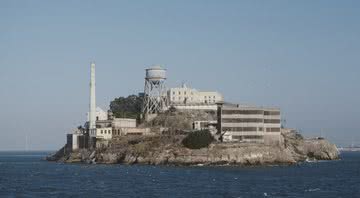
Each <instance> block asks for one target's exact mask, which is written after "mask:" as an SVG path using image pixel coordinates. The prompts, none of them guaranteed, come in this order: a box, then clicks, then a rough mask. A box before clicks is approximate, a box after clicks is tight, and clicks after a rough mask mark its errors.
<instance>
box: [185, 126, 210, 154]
mask: <svg viewBox="0 0 360 198" xmlns="http://www.w3.org/2000/svg"><path fill="white" fill-rule="evenodd" d="M213 141H214V137H213V136H212V135H211V133H210V132H209V131H208V130H202V131H195V132H192V133H189V134H188V135H187V136H186V137H185V138H184V139H183V141H182V144H183V145H184V146H185V147H186V148H189V149H201V148H205V147H208V146H209V145H210V144H211V143H212V142H213Z"/></svg>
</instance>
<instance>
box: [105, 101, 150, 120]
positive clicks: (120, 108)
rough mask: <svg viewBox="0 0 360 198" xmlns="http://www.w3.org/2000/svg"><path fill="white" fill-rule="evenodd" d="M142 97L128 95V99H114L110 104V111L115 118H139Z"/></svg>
mask: <svg viewBox="0 0 360 198" xmlns="http://www.w3.org/2000/svg"><path fill="white" fill-rule="evenodd" d="M142 103H143V97H141V96H136V95H130V96H128V97H126V98H125V97H119V98H115V99H114V100H113V101H111V102H110V110H111V111H112V112H113V115H114V116H115V117H117V118H134V119H137V118H139V116H140V114H141V108H142Z"/></svg>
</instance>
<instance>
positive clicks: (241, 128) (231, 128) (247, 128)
mask: <svg viewBox="0 0 360 198" xmlns="http://www.w3.org/2000/svg"><path fill="white" fill-rule="evenodd" d="M222 130H223V131H236V132H244V131H245V132H256V131H263V127H259V128H257V127H223V128H222ZM266 132H280V128H266Z"/></svg>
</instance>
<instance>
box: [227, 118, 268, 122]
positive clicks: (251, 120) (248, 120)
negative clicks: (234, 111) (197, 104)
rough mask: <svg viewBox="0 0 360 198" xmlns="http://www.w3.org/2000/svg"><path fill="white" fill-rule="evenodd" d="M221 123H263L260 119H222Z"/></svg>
mask: <svg viewBox="0 0 360 198" xmlns="http://www.w3.org/2000/svg"><path fill="white" fill-rule="evenodd" d="M222 122H225V123H240V122H260V123H261V122H264V120H263V119H261V118H223V119H222Z"/></svg>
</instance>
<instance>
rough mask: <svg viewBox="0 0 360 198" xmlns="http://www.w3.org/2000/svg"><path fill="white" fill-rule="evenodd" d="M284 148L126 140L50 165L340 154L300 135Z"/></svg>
mask: <svg viewBox="0 0 360 198" xmlns="http://www.w3.org/2000/svg"><path fill="white" fill-rule="evenodd" d="M282 138H283V139H284V141H283V142H284V143H283V144H281V145H263V144H255V143H253V144H252V143H219V142H216V143H212V144H210V145H209V147H208V148H202V149H188V148H185V147H184V146H183V145H182V144H181V140H182V139H183V136H152V137H124V138H121V139H115V140H112V141H110V142H109V143H108V145H107V146H102V147H100V148H96V149H95V150H89V149H81V150H77V151H73V152H70V153H67V152H64V150H63V148H62V149H60V150H59V151H58V152H57V153H56V154H54V155H52V156H49V157H47V160H48V161H57V162H64V163H88V164H95V163H97V164H149V165H177V166H178V165H179V166H182V165H184V166H189V165H207V166H212V165H237V166H254V165H283V164H287V165H288V164H289V165H290V164H296V163H299V162H303V161H307V160H336V159H339V152H338V150H337V148H336V146H335V145H334V144H331V143H330V142H328V141H327V140H325V139H304V138H302V137H301V136H300V135H299V134H297V133H284V134H282Z"/></svg>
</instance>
